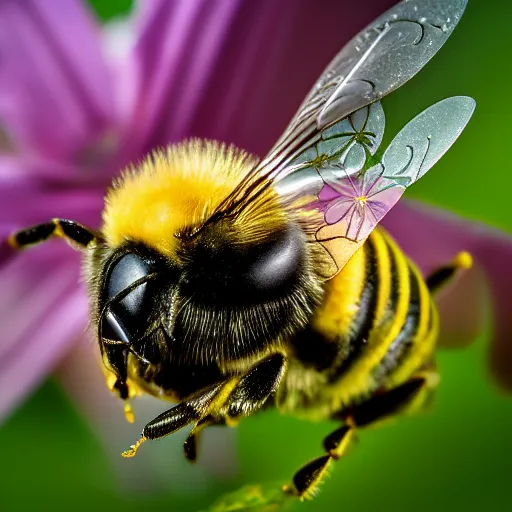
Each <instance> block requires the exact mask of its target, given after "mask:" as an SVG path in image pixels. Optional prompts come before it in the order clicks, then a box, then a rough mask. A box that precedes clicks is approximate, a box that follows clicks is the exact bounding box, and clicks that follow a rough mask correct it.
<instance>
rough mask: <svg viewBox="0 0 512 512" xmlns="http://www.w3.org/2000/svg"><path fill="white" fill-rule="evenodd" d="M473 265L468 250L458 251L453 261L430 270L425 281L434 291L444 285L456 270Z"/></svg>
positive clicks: (465, 268)
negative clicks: (430, 272) (432, 270)
mask: <svg viewBox="0 0 512 512" xmlns="http://www.w3.org/2000/svg"><path fill="white" fill-rule="evenodd" d="M472 265H473V258H472V257H471V254H469V253H468V252H465V251H463V252H459V253H458V254H457V256H455V258H454V259H453V261H452V262H451V263H450V264H448V265H444V266H442V267H439V268H438V269H437V270H435V271H434V272H432V274H430V275H429V276H428V277H427V279H426V283H427V286H428V288H429V290H430V291H431V292H436V291H438V290H439V289H440V288H442V287H443V286H444V285H446V284H447V283H448V282H449V281H450V280H451V279H452V278H453V277H454V276H455V275H456V274H457V273H458V272H460V271H462V270H467V269H469V268H471V267H472Z"/></svg>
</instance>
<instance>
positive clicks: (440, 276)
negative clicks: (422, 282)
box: [426, 266, 458, 292]
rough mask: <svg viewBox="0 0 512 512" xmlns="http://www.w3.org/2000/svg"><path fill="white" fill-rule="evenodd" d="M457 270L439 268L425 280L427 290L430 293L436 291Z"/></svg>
mask: <svg viewBox="0 0 512 512" xmlns="http://www.w3.org/2000/svg"><path fill="white" fill-rule="evenodd" d="M457 270H458V268H457V267H454V266H447V267H441V268H439V269H437V270H436V271H434V272H433V273H432V274H430V275H429V276H428V277H427V279H426V283H427V286H428V289H429V290H430V291H431V292H433V291H435V290H438V289H439V288H441V287H442V286H443V285H444V284H445V283H447V282H448V281H449V280H450V279H451V278H452V277H453V276H454V275H455V273H456V272H457Z"/></svg>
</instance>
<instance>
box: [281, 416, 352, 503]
mask: <svg viewBox="0 0 512 512" xmlns="http://www.w3.org/2000/svg"><path fill="white" fill-rule="evenodd" d="M355 431H356V429H355V427H354V426H353V425H351V424H350V422H347V424H346V425H343V426H341V427H340V428H338V429H336V430H335V431H334V432H332V433H331V434H329V435H328V436H327V437H326V438H325V439H324V441H323V447H324V450H325V451H326V452H327V453H326V455H322V456H321V457H318V458H316V459H313V460H312V461H310V462H308V463H307V464H306V465H305V466H303V467H302V468H300V469H299V470H298V471H297V472H296V473H295V475H293V485H284V486H283V491H284V492H285V493H287V494H294V495H296V496H298V497H299V499H301V500H302V499H304V498H306V499H311V498H313V496H314V495H315V494H316V492H317V491H318V486H319V484H320V483H321V481H322V480H323V478H324V476H325V475H326V474H327V471H328V469H329V466H330V465H331V464H332V463H333V462H334V461H336V460H338V459H339V458H341V457H342V456H343V455H344V454H345V452H346V451H347V449H348V447H349V445H350V443H351V441H352V439H353V438H354V434H355Z"/></svg>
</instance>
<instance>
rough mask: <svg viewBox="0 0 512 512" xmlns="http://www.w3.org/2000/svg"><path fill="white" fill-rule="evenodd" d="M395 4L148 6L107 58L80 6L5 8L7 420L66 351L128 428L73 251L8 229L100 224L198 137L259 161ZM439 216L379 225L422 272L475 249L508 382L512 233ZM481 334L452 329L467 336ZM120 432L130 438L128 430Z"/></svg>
mask: <svg viewBox="0 0 512 512" xmlns="http://www.w3.org/2000/svg"><path fill="white" fill-rule="evenodd" d="M393 3H394V2H393V1H391V0H379V1H375V2H356V3H354V4H353V5H352V6H351V9H350V10H347V8H346V3H345V2H338V3H336V4H335V3H333V2H331V1H329V0H322V1H318V0H316V1H313V0H281V1H279V2H276V1H275V0H258V1H253V0H224V1H218V2H213V1H210V0H187V1H182V2H179V1H177V0H152V1H143V2H142V1H141V2H140V3H139V4H138V5H137V9H136V11H135V13H134V15H133V17H132V18H131V19H130V20H129V23H130V25H131V26H132V32H131V37H132V38H133V44H132V45H131V46H129V48H128V50H127V51H126V52H125V53H124V54H123V55H122V56H121V57H119V56H118V57H117V58H116V59H113V58H110V59H109V58H107V52H106V48H105V41H104V35H105V34H104V33H102V29H101V27H99V25H98V24H97V22H96V21H95V20H94V18H93V16H92V15H91V13H90V12H89V11H88V10H87V8H86V7H85V5H84V4H82V3H81V2H79V1H78V0H54V1H53V2H47V1H45V0H17V1H10V0H0V204H1V205H2V206H1V211H0V239H1V240H3V242H2V245H0V265H1V266H0V282H1V284H2V288H1V290H2V295H1V299H0V318H1V322H2V335H1V339H0V415H1V416H5V415H6V414H8V413H9V412H10V411H12V410H13V407H14V406H16V405H17V404H19V403H20V402H21V400H22V399H23V398H24V397H26V396H27V394H28V393H29V392H30V391H31V390H33V389H34V388H35V387H36V386H37V385H38V384H39V383H40V382H41V381H42V379H44V378H45V377H46V375H48V373H49V372H51V371H53V370H54V369H55V368H56V367H57V366H58V364H59V362H60V361H62V360H63V358H64V357H66V358H67V359H66V361H67V362H66V364H65V365H62V366H61V368H62V373H63V375H64V377H63V378H64V380H65V381H66V383H67V385H68V389H69V390H70V392H71V393H72V394H73V396H75V397H76V398H77V399H78V400H79V401H80V402H81V403H82V404H83V407H85V408H86V410H87V412H88V414H89V416H90V417H92V418H93V419H96V420H98V421H101V420H102V419H105V418H106V421H108V422H110V423H111V424H112V423H114V422H115V421H119V422H121V421H122V417H121V416H122V412H121V408H122V405H121V404H118V405H117V402H116V400H115V399H114V398H110V397H108V396H107V395H108V392H107V391H106V388H105V386H103V382H102V377H101V372H100V371H99V369H98V368H97V367H96V366H95V362H94V360H93V359H92V358H93V357H95V356H96V347H95V346H94V345H92V344H89V345H86V344H84V343H82V341H83V340H84V339H85V336H84V335H83V332H84V326H85V324H86V321H87V303H86V296H85V292H84V288H83V286H82V285H80V284H79V257H78V255H77V254H76V253H74V252H73V251H71V250H70V249H69V248H68V247H66V246H65V244H62V243H59V242H58V241H57V242H51V243H48V244H46V245H44V246H41V247H38V248H37V249H34V250H31V251H27V252H23V253H20V254H13V253H12V252H11V251H10V250H9V249H8V247H7V245H6V244H5V241H4V240H5V236H6V235H7V234H9V233H10V232H12V231H13V230H16V229H18V228H21V227H24V226H27V225H30V224H33V223H38V222H42V221H45V220H48V219H49V218H52V217H64V218H70V219H74V220H77V221H79V222H81V223H83V224H86V225H89V226H93V227H95V226H98V225H99V221H100V212H101V209H102V205H103V194H104V191H105V188H106V187H107V186H108V184H109V183H110V181H111V179H112V177H113V176H115V175H117V174H118V172H119V170H120V169H121V168H123V167H124V166H125V165H127V164H128V163H129V162H134V161H137V160H139V159H140V158H141V157H142V156H143V155H144V154H145V153H147V152H148V151H150V150H151V149H152V148H154V147H156V146H158V145H165V144H168V143H170V142H173V141H178V140H180V139H183V138H184V137H188V136H192V135H193V136H199V137H208V138H216V139H219V140H224V141H227V142H233V143H235V144H237V145H238V146H241V147H243V148H245V149H247V150H248V151H250V152H254V153H256V154H258V155H260V156H263V155H264V154H265V152H266V150H268V149H269V148H270V147H271V145H272V143H273V142H274V141H275V140H276V139H277V137H278V136H279V134H280V133H281V132H282V130H283V129H284V127H285V125H286V124H287V122H288V121H289V119H290V118H291V116H292V114H293V113H294V112H295V110H296V108H297V107H298V105H299V103H300V102H301V100H302V99H303V97H304V95H305V94H306V92H307V91H308V89H309V87H310V86H311V85H312V84H313V83H314V81H315V79H316V78H317V77H318V75H319V74H320V72H321V71H322V69H323V68H324V66H325V65H326V64H327V62H328V61H329V60H330V59H331V58H332V56H333V55H334V54H335V53H336V52H337V50H339V48H341V46H342V45H343V44H344V43H345V42H346V41H347V40H348V39H349V38H350V37H352V35H354V34H355V33H356V32H357V31H358V30H360V29H361V28H362V27H363V26H364V25H365V24H367V23H369V22H370V21H371V20H372V19H373V18H375V17H376V16H377V15H378V14H380V13H381V12H383V11H384V10H385V9H386V8H388V7H389V6H390V5H391V4H393ZM320 4H324V5H323V6H321V5H320ZM313 19H314V26H315V27H321V31H319V30H317V29H314V30H313V29H312V28H311V26H312V20H313ZM320 32H321V34H320ZM406 210H407V212H406V213H405V214H404V213H403V212H405V211H406ZM400 212H402V213H400ZM444 216H445V214H443V213H440V212H437V211H434V210H430V209H426V208H424V207H418V206H416V205H408V204H401V205H400V206H398V207H397V208H395V210H393V212H392V214H390V215H389V219H388V218H386V221H385V224H386V225H387V226H388V227H389V228H390V230H391V231H392V233H393V234H394V235H395V236H396V237H397V238H398V240H399V242H400V243H402V244H403V246H404V248H405V249H406V250H407V251H408V252H409V253H410V254H411V255H412V256H413V257H418V258H419V263H420V264H421V266H422V268H424V269H430V268H433V266H434V265H437V264H443V263H446V261H449V260H450V259H451V258H452V257H453V255H454V254H455V253H456V252H457V251H458V250H460V249H466V250H469V251H473V253H474V255H475V257H476V259H477V261H478V263H479V264H480V266H481V268H482V269H483V272H484V274H485V276H486V277H487V279H488V282H489V286H490V289H491V293H492V297H493V302H495V305H496V306H497V307H496V308H495V310H494V311H495V331H494V344H493V354H494V356H493V361H494V363H495V364H494V368H495V370H496V371H497V372H498V376H499V377H500V382H502V383H503V384H504V385H505V386H508V388H509V389H512V378H511V377H510V375H509V376H508V378H507V373H506V371H507V369H510V368H512V349H510V348H509V346H512V345H511V344H510V343H508V342H510V338H511V337H512V325H511V324H510V322H509V321H508V318H507V315H506V313H505V312H504V311H505V310H504V309H503V306H502V307H501V308H500V307H499V306H500V304H505V303H507V302H508V301H509V299H510V293H509V292H508V290H510V289H512V288H511V285H512V282H511V280H512V273H508V274H506V273H502V272H500V269H503V268H505V265H506V261H507V259H508V258H509V256H510V255H512V240H511V239H510V238H508V237H506V236H505V235H503V234H502V233H498V232H496V231H493V230H490V229H487V228H485V227H483V226H481V225H476V224H472V223H469V222H466V221H463V220H459V219H457V218H455V217H451V216H450V217H449V216H446V218H447V219H448V220H444V219H445V217H444ZM439 217H442V222H441V223H439V220H438V218H439ZM413 221H414V222H413ZM434 229H435V230H436V235H435V236H433V233H432V230H434ZM420 233H421V235H420ZM439 233H442V236H439ZM507 263H508V262H507ZM507 283H508V286H507ZM460 309H461V310H462V306H461V308H460ZM455 317H456V315H455V314H454V318H455ZM477 327H479V322H478V325H476V324H475V325H470V326H468V325H467V323H464V324H463V325H461V326H459V327H458V331H457V332H464V330H465V329H466V331H465V333H466V334H467V335H468V336H470V337H473V336H474V331H475V329H476V328H477ZM507 343H508V345H507ZM91 354H92V356H91ZM89 372H96V373H97V374H98V375H97V376H95V377H89V376H88V375H89ZM78 376H79V377H78ZM84 382H87V383H89V382H90V383H91V384H87V385H84V384H83V383H84ZM98 382H100V385H99V386H98ZM105 404H108V405H105ZM114 404H116V405H114ZM114 414H115V415H116V416H115V417H116V419H114ZM117 418H119V420H117ZM102 428H103V427H102ZM115 429H116V430H117V436H118V437H119V435H121V436H125V433H128V434H127V435H128V436H129V437H128V438H127V440H128V441H131V440H132V437H133V432H134V430H133V427H131V428H130V429H125V430H124V431H123V432H124V433H123V434H120V432H121V430H120V429H121V426H120V423H119V424H116V425H115ZM116 446H118V443H117V442H116ZM123 446H124V444H123ZM227 470H229V468H227Z"/></svg>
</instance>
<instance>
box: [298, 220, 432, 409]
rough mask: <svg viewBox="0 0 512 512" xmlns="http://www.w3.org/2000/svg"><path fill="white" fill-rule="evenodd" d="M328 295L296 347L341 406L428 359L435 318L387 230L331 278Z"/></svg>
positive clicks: (398, 378)
mask: <svg viewBox="0 0 512 512" xmlns="http://www.w3.org/2000/svg"><path fill="white" fill-rule="evenodd" d="M326 286H327V290H326V292H327V293H326V298H325V301H324V303H323V304H322V306H321V307H320V308H319V310H318V311H317V312H316V313H315V316H314V318H313V319H312V322H311V324H310V326H309V327H308V328H307V329H306V331H305V332H304V333H301V334H300V335H299V336H298V337H297V339H296V340H294V345H295V347H296V356H297V357H298V359H300V360H301V361H302V362H303V364H304V365H305V366H309V367H311V366H314V367H315V368H316V369H317V370H318V371H319V372H322V373H324V374H325V375H326V377H327V381H326V383H327V387H328V389H331V390H332V391H333V399H334V400H335V401H336V402H339V405H347V404H349V403H351V402H352V401H354V400H358V399H360V398H362V397H364V396H366V395H368V394H369V393H370V392H371V391H373V390H374V389H376V388H380V387H384V388H390V387H393V386H395V385H397V384H399V383H401V382H404V381H405V380H407V379H408V378H409V377H410V376H411V375H412V374H413V373H414V372H416V371H417V370H418V369H419V368H421V367H422V366H423V365H424V364H425V363H427V362H428V361H429V359H430V356H431V354H432V351H433V349H434V345H435V341H436V338H437V332H438V317H437V312H436V310H435V306H434V305H433V303H432V300H431V296H430V293H429V291H428V288H427V286H426V284H425V282H424V280H423V278H422V277H421V275H420V273H419V271H418V270H417V268H416V267H415V266H414V264H413V263H412V262H410V261H409V259H408V258H407V257H406V256H405V255H404V254H403V253H402V251H401V250H400V249H399V248H398V247H397V245H396V244H395V242H394V241H393V240H392V239H391V238H390V237H389V235H388V234H387V233H386V232H385V231H384V230H382V229H377V230H375V231H374V232H373V233H372V234H371V235H370V237H369V238H368V240H367V241H366V242H365V244H363V246H362V247H361V248H360V249H359V250H358V251H357V252H356V253H355V254H354V256H353V257H352V258H351V260H350V261H349V263H348V264H347V265H346V266H345V267H344V268H343V270H342V271H341V272H340V273H339V274H338V275H337V276H336V277H335V278H334V279H333V280H332V281H330V282H328V283H327V285H326Z"/></svg>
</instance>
